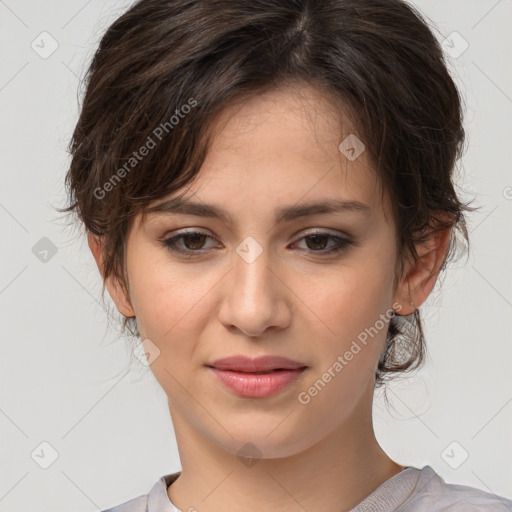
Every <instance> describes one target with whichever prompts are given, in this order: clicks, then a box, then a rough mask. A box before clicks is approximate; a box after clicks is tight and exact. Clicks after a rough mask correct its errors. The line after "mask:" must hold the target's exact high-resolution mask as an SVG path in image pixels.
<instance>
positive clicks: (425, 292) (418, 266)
mask: <svg viewBox="0 0 512 512" xmlns="http://www.w3.org/2000/svg"><path fill="white" fill-rule="evenodd" d="M450 233H451V228H442V229H441V228H439V229H437V230H435V231H431V234H430V236H429V238H428V240H427V241H425V242H424V243H422V244H421V245H419V246H416V251H417V253H418V257H419V262H418V263H416V262H415V261H414V260H413V259H412V257H411V258H410V259H409V261H408V262H407V264H406V267H405V270H404V274H403V276H402V278H401V280H400V281H399V283H398V286H397V289H396V292H395V301H396V302H397V303H399V304H400V305H401V306H402V308H401V309H397V311H396V312H397V313H399V314H400V315H409V314H411V313H413V312H414V310H415V309H417V308H418V307H419V306H420V305H421V304H423V302H425V300H426V299H427V297H428V296H429V295H430V292H431V291H432V289H433V288H434V285H435V284H436V281H437V277H438V275H439V271H440V270H441V267H442V265H443V263H444V261H445V258H446V255H447V253H448V249H449V245H450Z"/></svg>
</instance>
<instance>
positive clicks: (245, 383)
mask: <svg viewBox="0 0 512 512" xmlns="http://www.w3.org/2000/svg"><path fill="white" fill-rule="evenodd" d="M209 368H210V370H212V371H213V372H214V373H215V375H217V377H218V378H219V379H220V381H221V382H222V383H223V384H225V385H226V386H227V387H228V388H229V389H230V390H231V391H233V392H235V393H236V394H237V395H240V396H244V397H248V398H265V397H267V396H271V395H274V394H276V393H278V392H279V391H281V390H282V389H284V388H285V387H286V386H288V385H290V384H291V383H292V382H294V381H295V380H297V379H298V378H299V377H300V375H301V373H302V372H303V371H304V370H305V369H306V368H299V369H297V370H278V371H276V372H269V373H259V374H255V373H243V372H235V371H231V370H219V369H218V368H211V367H209Z"/></svg>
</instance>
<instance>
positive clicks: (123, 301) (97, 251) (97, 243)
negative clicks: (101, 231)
mask: <svg viewBox="0 0 512 512" xmlns="http://www.w3.org/2000/svg"><path fill="white" fill-rule="evenodd" d="M87 242H88V243H89V248H90V249H91V252H92V254H93V256H94V259H95V260H96V264H97V265H98V269H99V271H100V274H101V276H102V277H103V275H104V264H103V246H102V238H101V237H99V236H96V235H93V234H92V233H88V234H87ZM105 286H106V287H107V289H108V293H109V294H110V296H111V297H112V300H113V301H114V303H115V305H116V307H117V309H118V310H119V312H120V313H121V314H122V315H124V316H126V317H133V316H135V312H134V310H133V307H132V305H131V302H130V300H129V299H128V297H126V294H125V292H124V290H123V288H122V287H121V285H120V284H119V281H118V280H117V279H116V278H115V277H114V276H112V275H110V276H109V277H108V278H107V279H106V281H105Z"/></svg>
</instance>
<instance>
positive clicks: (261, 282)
mask: <svg viewBox="0 0 512 512" xmlns="http://www.w3.org/2000/svg"><path fill="white" fill-rule="evenodd" d="M240 254H242V256H240ZM240 254H239V253H234V255H233V266H232V269H231V271H230V272H228V274H227V275H226V278H225V279H224V280H223V285H222V289H221V290H222V305H221V307H220V312H219V319H220V321H221V323H222V324H223V325H224V326H225V327H226V328H227V329H229V330H230V331H235V330H238V331H240V332H242V333H243V334H245V335H246V336H251V337H258V336H261V335H262V334H263V333H264V332H265V331H266V330H268V329H283V328H285V327H287V326H288V325H289V323H290V321H291V318H292V308H291V297H292V293H291V291H290V289H289V288H288V287H287V286H286V284H285V281H286V279H285V276H284V275H283V269H284V267H283V266H282V265H279V263H278V262H276V261H274V260H275V258H272V255H271V254H270V252H269V250H268V249H263V251H262V252H261V254H259V255H258V256H257V257H256V258H255V259H251V258H246V257H245V256H244V253H243V252H241V253H240Z"/></svg>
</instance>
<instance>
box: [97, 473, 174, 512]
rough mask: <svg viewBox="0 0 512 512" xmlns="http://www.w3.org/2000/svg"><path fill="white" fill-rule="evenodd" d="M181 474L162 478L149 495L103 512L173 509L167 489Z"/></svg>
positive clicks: (151, 511)
mask: <svg viewBox="0 0 512 512" xmlns="http://www.w3.org/2000/svg"><path fill="white" fill-rule="evenodd" d="M180 474H181V472H180V471H178V472H176V473H170V474H167V475H164V476H162V477H160V478H159V479H158V480H157V481H156V483H155V484H154V485H153V487H152V489H151V490H150V491H149V493H148V494H142V495H141V496H137V497H136V498H132V499H131V500H129V501H125V502H124V503H121V504H120V505H116V506H115V507H111V508H108V509H106V510H102V511H101V512H159V511H161V510H168V509H169V507H172V504H171V502H170V501H169V498H168V496H167V487H168V486H169V485H170V484H171V483H172V482H174V481H175V480H176V479H177V478H178V476H179V475H180Z"/></svg>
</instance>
